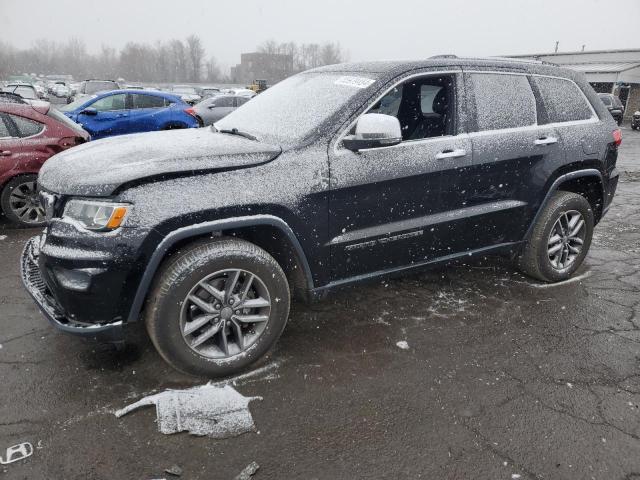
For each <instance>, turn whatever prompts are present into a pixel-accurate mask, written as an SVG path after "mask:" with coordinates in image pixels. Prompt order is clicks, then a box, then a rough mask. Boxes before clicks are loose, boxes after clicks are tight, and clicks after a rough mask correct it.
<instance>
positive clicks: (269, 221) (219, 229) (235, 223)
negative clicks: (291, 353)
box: [127, 215, 314, 323]
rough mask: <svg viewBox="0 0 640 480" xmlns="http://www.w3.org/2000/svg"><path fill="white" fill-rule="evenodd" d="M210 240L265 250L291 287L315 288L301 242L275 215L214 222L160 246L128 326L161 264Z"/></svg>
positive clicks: (192, 227) (181, 233)
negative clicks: (184, 249) (222, 239)
mask: <svg viewBox="0 0 640 480" xmlns="http://www.w3.org/2000/svg"><path fill="white" fill-rule="evenodd" d="M211 236H230V237H235V238H241V239H244V240H247V241H249V242H251V243H254V244H255V245H257V246H258V247H260V248H262V249H264V250H266V251H267V252H268V253H269V254H270V255H271V256H273V257H274V258H275V260H276V261H277V262H278V263H279V264H280V266H281V267H282V269H283V270H284V272H285V274H286V275H287V279H288V281H289V284H290V287H292V289H293V290H294V291H297V292H299V293H300V292H304V296H305V297H306V292H309V291H311V290H312V289H313V288H314V284H313V277H312V275H311V269H310V267H309V263H308V261H307V257H306V255H305V253H304V251H303V249H302V245H301V244H300V242H299V240H298V238H297V237H296V235H295V234H294V232H293V230H292V229H291V227H289V225H288V224H287V223H286V222H285V221H284V220H282V219H281V218H279V217H276V216H273V215H255V216H247V217H236V218H230V219H221V220H214V221H211V222H205V223H200V224H197V225H190V226H185V227H182V228H178V229H176V230H174V231H172V232H170V233H169V234H168V235H166V236H165V237H164V238H163V240H162V241H161V242H160V243H159V244H158V246H157V247H156V249H155V250H154V251H153V253H152V254H151V256H150V258H149V261H148V263H147V265H146V267H145V269H144V272H143V274H142V277H141V279H140V282H139V283H138V287H137V290H136V293H135V296H134V299H133V303H132V304H131V309H130V311H129V315H128V317H127V318H128V320H127V321H128V322H129V323H131V322H136V321H137V320H138V318H139V316H140V313H141V311H142V309H143V307H144V303H145V301H146V298H147V295H148V292H149V290H150V288H151V285H152V283H153V280H154V279H155V276H156V273H157V272H158V269H159V268H160V266H161V265H162V263H163V262H164V261H165V260H166V259H167V258H168V257H169V256H170V255H171V254H172V253H174V252H176V251H178V250H179V249H180V248H181V247H183V246H184V245H187V244H190V243H192V242H194V241H197V240H199V239H203V238H207V237H211Z"/></svg>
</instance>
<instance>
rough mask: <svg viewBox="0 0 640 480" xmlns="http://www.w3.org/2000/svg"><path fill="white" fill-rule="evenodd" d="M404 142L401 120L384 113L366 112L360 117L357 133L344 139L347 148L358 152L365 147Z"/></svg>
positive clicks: (343, 142) (385, 145)
mask: <svg viewBox="0 0 640 480" xmlns="http://www.w3.org/2000/svg"><path fill="white" fill-rule="evenodd" d="M400 142H402V131H401V129H400V122H399V121H398V119H397V118H396V117H393V116H391V115H384V114H382V113H366V114H364V115H362V116H361V117H360V118H359V119H358V123H357V124H356V133H355V135H348V136H346V137H344V139H343V140H342V144H343V145H344V147H345V148H347V149H349V150H352V151H354V152H357V151H358V150H362V149H365V148H377V147H389V146H392V145H398V144H399V143H400Z"/></svg>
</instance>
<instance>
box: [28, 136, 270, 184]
mask: <svg viewBox="0 0 640 480" xmlns="http://www.w3.org/2000/svg"><path fill="white" fill-rule="evenodd" d="M281 151H282V149H281V148H280V147H279V146H277V145H269V144H266V143H261V142H257V141H253V140H249V139H247V138H244V137H241V136H238V135H230V134H223V133H216V132H215V131H214V130H212V129H211V128H198V129H185V130H172V131H163V132H149V133H142V134H135V135H122V136H119V137H112V138H107V139H104V140H97V141H94V142H89V143H86V144H83V145H80V146H78V147H74V148H72V149H70V150H67V151H65V152H62V153H59V154H57V155H54V156H53V157H51V158H50V159H49V160H47V161H46V162H45V164H44V165H43V166H42V169H41V170H40V175H39V177H38V183H39V185H40V187H41V188H44V189H45V190H48V191H50V192H55V193H60V194H63V195H84V196H108V195H112V194H113V193H114V192H115V191H116V190H117V189H118V188H119V187H121V186H123V185H125V184H127V183H130V182H139V181H141V180H142V181H154V180H160V179H163V178H173V177H178V176H190V175H196V174H198V173H209V172H215V171H217V170H222V169H225V170H228V169H232V168H243V167H248V166H252V165H257V164H261V163H265V162H268V161H270V160H273V159H274V158H276V157H277V156H278V155H279V154H280V152H281Z"/></svg>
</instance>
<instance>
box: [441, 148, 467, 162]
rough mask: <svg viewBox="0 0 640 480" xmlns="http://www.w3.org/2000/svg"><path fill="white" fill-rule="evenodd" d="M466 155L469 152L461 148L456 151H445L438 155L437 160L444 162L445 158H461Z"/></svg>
mask: <svg viewBox="0 0 640 480" xmlns="http://www.w3.org/2000/svg"><path fill="white" fill-rule="evenodd" d="M466 154H467V151H466V150H463V149H461V148H457V149H455V150H443V151H442V152H440V153H438V154H437V155H436V160H442V159H445V158H460V157H464V156H465V155H466Z"/></svg>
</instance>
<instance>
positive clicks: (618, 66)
mask: <svg viewBox="0 0 640 480" xmlns="http://www.w3.org/2000/svg"><path fill="white" fill-rule="evenodd" d="M562 66H563V67H565V68H570V69H571V70H576V71H578V72H582V73H620V72H624V71H626V70H631V69H632V68H637V67H640V62H610V63H565V64H563V65H562Z"/></svg>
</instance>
